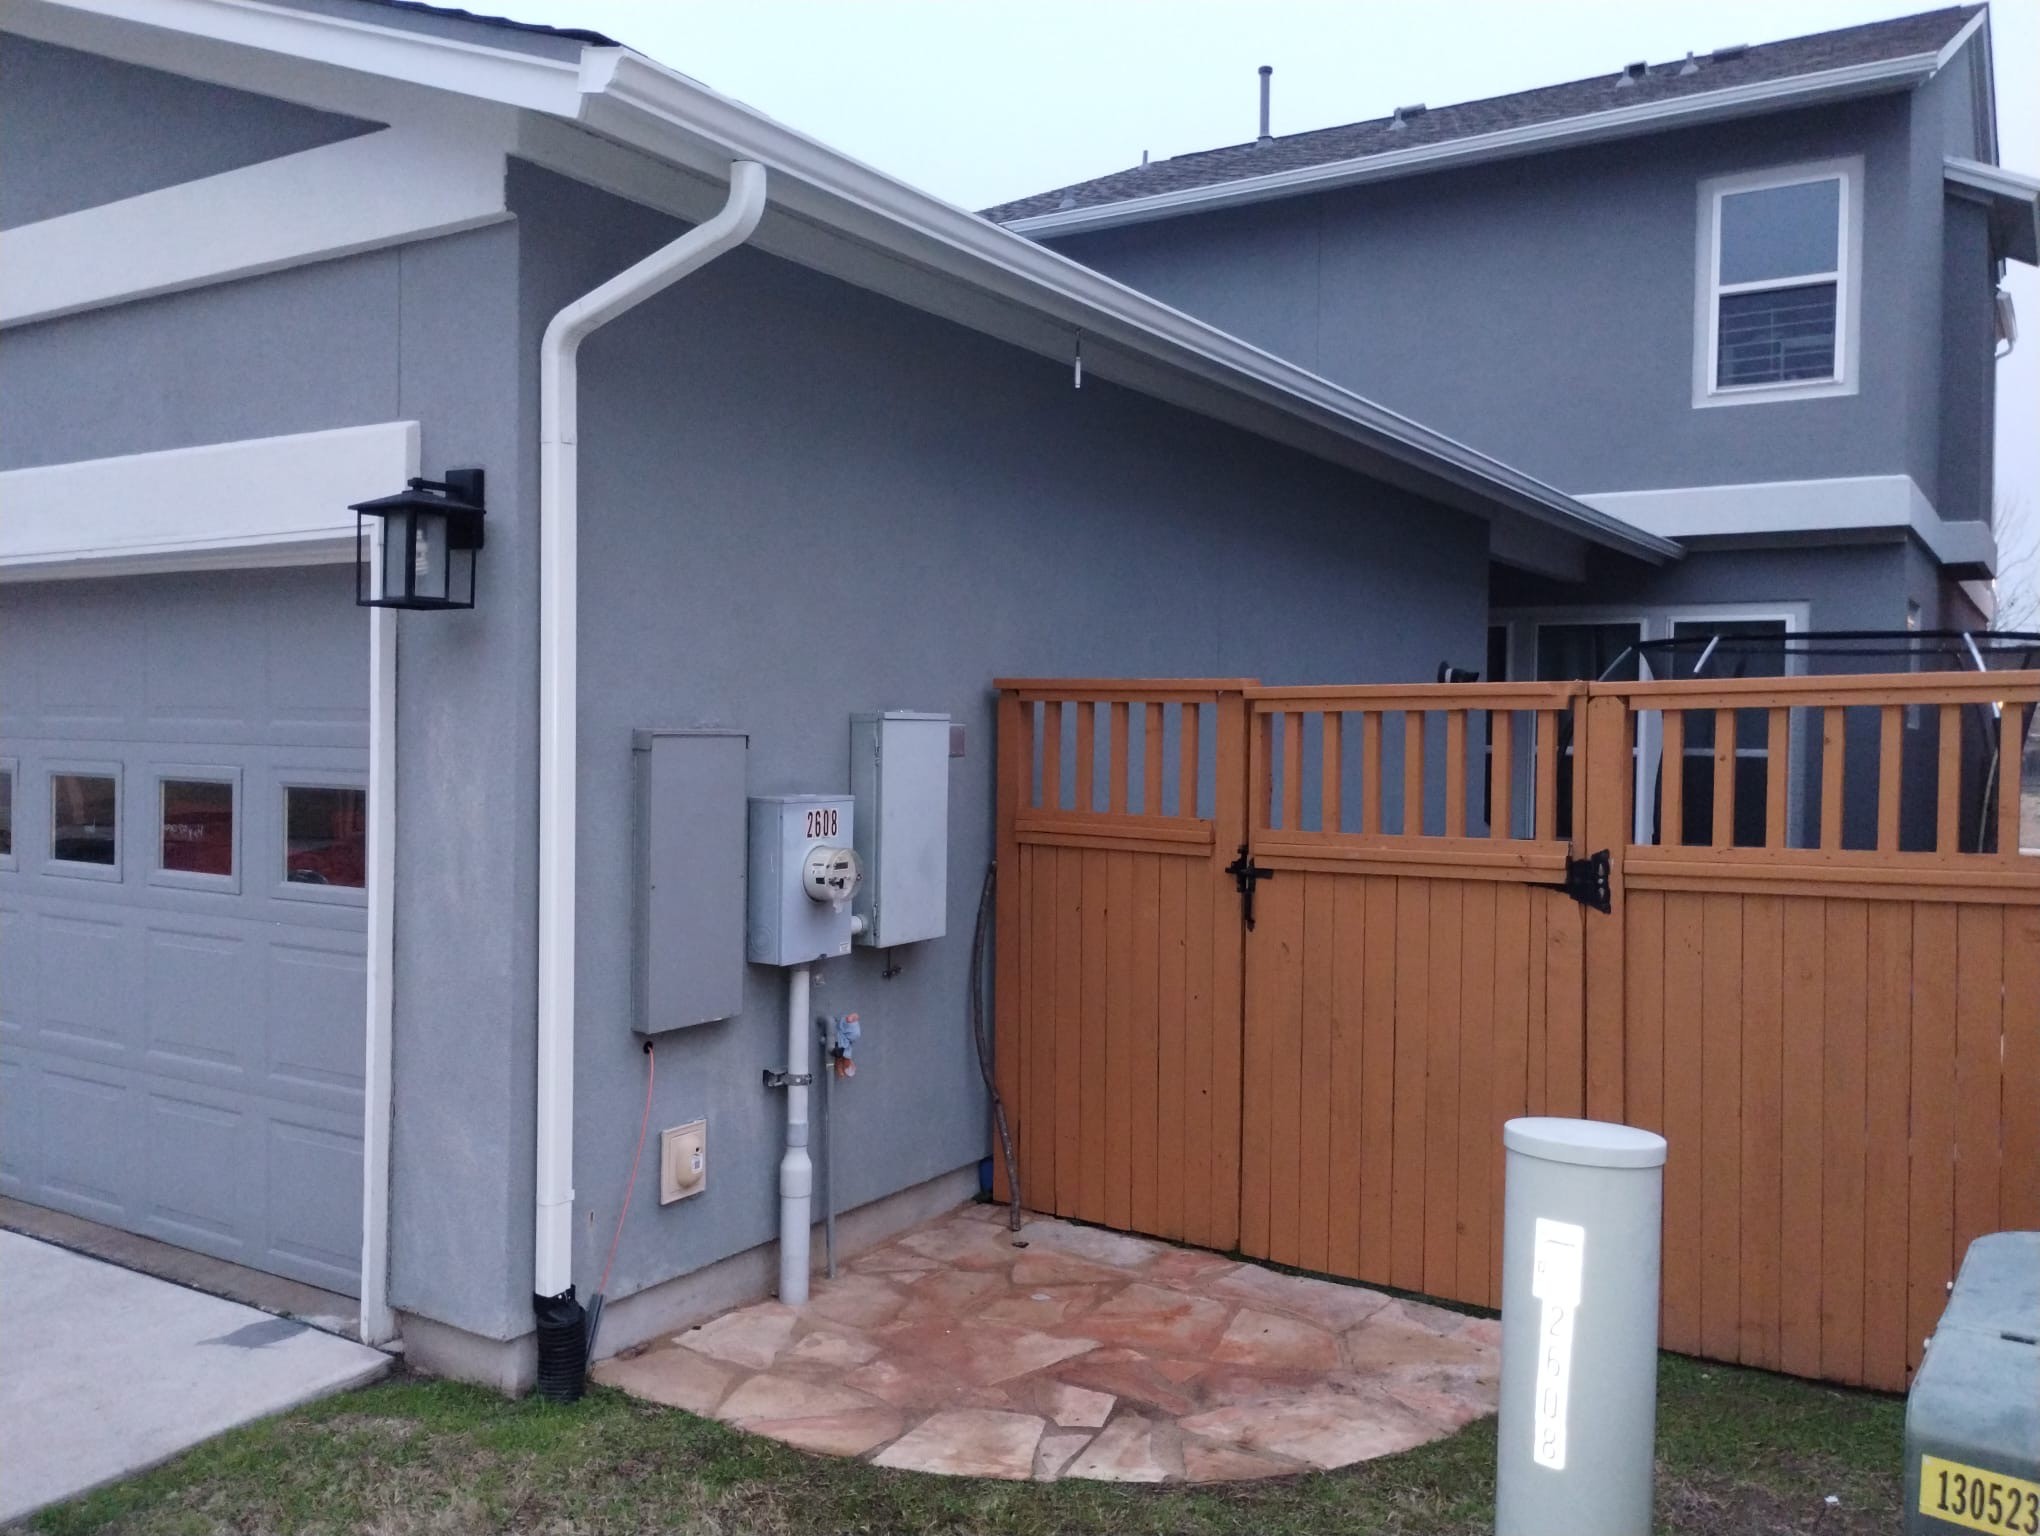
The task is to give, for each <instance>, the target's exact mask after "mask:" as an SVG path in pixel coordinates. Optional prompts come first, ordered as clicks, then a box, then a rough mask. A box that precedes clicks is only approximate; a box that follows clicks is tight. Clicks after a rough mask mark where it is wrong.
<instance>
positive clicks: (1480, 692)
mask: <svg viewBox="0 0 2040 1536" xmlns="http://www.w3.org/2000/svg"><path fill="white" fill-rule="evenodd" d="M2036 676H2040V674H2036ZM1585 688H1586V685H1585V684H1583V683H1493V684H1488V685H1486V686H1482V685H1480V684H1476V683H1386V684H1381V685H1379V686H1374V685H1366V684H1363V685H1359V686H1355V685H1352V684H1334V685H1330V686H1324V685H1316V684H1313V685H1310V686H1307V687H1297V688H1262V687H1258V686H1254V687H1249V688H1247V689H1246V690H1245V692H1246V695H1247V698H1248V699H1249V700H1250V701H1251V702H1252V704H1253V709H1254V713H1255V714H1257V715H1267V714H1278V713H1280V712H1281V711H1283V710H1285V709H1299V710H1339V711H1342V712H1344V711H1352V710H1374V709H1390V710H1394V709H1425V710H1433V709H1440V710H1442V709H1562V708H1564V707H1565V706H1566V705H1568V704H1570V703H1571V702H1572V701H1573V700H1574V699H1576V698H1578V697H1579V696H1580V695H1581V694H1582V693H1583V692H1584V691H1585Z"/></svg>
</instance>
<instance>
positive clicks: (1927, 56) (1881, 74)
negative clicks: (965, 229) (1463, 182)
mask: <svg viewBox="0 0 2040 1536" xmlns="http://www.w3.org/2000/svg"><path fill="white" fill-rule="evenodd" d="M1938 67H1939V56H1938V55H1936V54H1931V53H1922V54H1912V55H1908V56H1907V57H1905V58H1899V59H1884V60H1880V61H1878V62H1876V63H1874V64H1853V65H1850V66H1849V67H1847V68H1845V69H1830V70H1822V71H1820V72H1819V73H1817V74H1811V75H1795V76H1792V77H1791V78H1789V79H1785V80H1764V81H1759V82H1757V83H1755V84H1752V85H1739V86H1733V87H1730V88H1729V89H1727V90H1720V91H1709V92H1707V93H1705V94H1704V95H1698V96H1682V97H1677V98H1675V99H1673V100H1669V101H1651V102H1642V103H1639V104H1638V105H1636V106H1633V107H1615V108H1611V109H1610V110H1608V111H1606V112H1590V113H1586V114H1584V115H1582V116H1579V117H1567V118H1559V119H1557V120H1555V121H1553V122H1548V123H1532V124H1529V125H1528V126H1525V127H1522V128H1506V129H1503V130H1501V131H1499V132H1496V133H1481V134H1473V135H1470V136H1468V137H1466V138H1463V139H1450V140H1447V141H1446V142H1444V143H1442V144H1424V145H1419V146H1417V147H1415V148H1411V149H1398V150H1391V151H1389V152H1388V153H1386V154H1380V155H1363V156H1360V157H1358V158H1356V159H1351V160H1334V161H1329V162H1327V163H1325V164H1323V165H1310V166H1299V167H1297V168H1295V169H1293V170H1287V171H1274V172H1271V173H1270V174H1268V175H1266V176H1246V177H1241V178H1239V179H1237V180H1234V181H1222V182H1215V183H1213V184H1212V185H1210V186H1203V187H1186V188H1183V189H1181V190H1179V191H1174V192H1158V193H1156V194H1154V195H1153V196H1151V197H1129V198H1122V199H1121V200H1120V201H1118V202H1112V203H1099V204H1096V205H1094V206H1092V207H1088V208H1069V209H1059V210H1057V211H1055V212H1053V213H1041V214H1035V215H1033V216H1032V217H1029V218H1023V219H1014V220H1012V221H1011V222H1010V223H1008V224H1007V225H1006V226H1005V227H1006V228H1007V229H1010V230H1012V231H1013V232H1014V233H1015V234H1021V235H1027V236H1030V237H1034V238H1039V237H1041V236H1052V235H1073V234H1077V233H1079V232H1081V231H1084V230H1093V229H1113V228H1116V227H1118V226H1120V225H1125V224H1142V223H1147V222H1149V221H1150V220H1154V219H1166V218H1171V217H1174V216H1175V215H1177V214H1180V213H1189V212H1193V211H1197V212H1202V211H1204V210H1207V209H1213V208H1228V207H1234V206H1237V205H1239V204H1243V203H1260V202H1267V201H1268V200H1270V199H1272V198H1278V197H1291V196H1295V195H1297V194H1299V193H1304V192H1327V191H1330V190H1332V189H1334V188H1337V187H1354V186H1361V185H1364V184H1366V183H1368V182H1373V181H1389V180H1393V179H1395V178H1397V177H1401V176H1415V175H1420V174H1422V173H1423V172H1426V171H1437V170H1444V169H1446V168H1447V167H1450V166H1461V165H1478V164H1481V163H1483V162H1485V161H1489V160H1505V159H1511V158H1514V157H1516V156H1520V155H1531V154H1538V153H1541V152H1542V151H1544V150H1549V149H1563V148H1569V147H1571V146H1573V145H1578V144H1593V143H1598V142H1600V141H1602V140H1606V139H1620V138H1629V137H1632V136H1634V135H1637V134H1644V133H1656V132H1659V131H1660V130H1663V129H1667V128H1685V127H1691V126H1693V125H1695V124H1698V123H1708V122H1720V121H1725V120H1728V119H1731V118H1738V117H1750V116H1753V115H1755V114H1757V113H1761V112H1772V111H1777V110H1779V109H1781V108H1787V107H1800V106H1811V105H1814V104H1816V103H1826V102H1835V101H1846V100H1848V99H1850V98H1852V97H1856V96H1871V95H1876V94H1878V93H1880V92H1883V91H1892V90H1903V89H1909V88H1910V87H1912V86H1915V85H1918V84H1919V83H1920V82H1921V81H1922V80H1925V79H1927V78H1929V77H1930V76H1931V75H1932V74H1933V73H1934V71H1935V70H1936V69H1937V68H1938Z"/></svg>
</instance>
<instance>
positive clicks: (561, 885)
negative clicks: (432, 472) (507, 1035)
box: [532, 160, 765, 1297]
mask: <svg viewBox="0 0 2040 1536" xmlns="http://www.w3.org/2000/svg"><path fill="white" fill-rule="evenodd" d="M729 185H730V195H729V200H728V201H727V202H726V203H725V204H724V205H723V209H722V211H721V212H720V213H718V214H717V215H716V216H715V217H714V218H712V219H709V220H708V221H707V222H705V223H702V224H698V225H696V226H695V227H694V228H693V229H691V230H689V231H688V232H687V233H686V234H684V235H682V236H680V238H679V239H677V240H675V241H673V242H672V243H671V244H669V245H664V246H661V247H660V248H659V249H658V250H656V251H654V252H652V254H651V255H649V256H647V257H645V258H644V260H642V261H640V262H638V263H637V264H636V265H634V266H631V267H628V268H626V269H625V270H624V271H622V272H619V273H618V274H617V275H616V276H615V277H612V278H611V279H609V281H608V282H606V283H603V284H602V285H601V286H600V287H598V288H595V289H593V290H592V291H590V292H588V293H585V294H583V295H582V296H581V297H580V298H578V299H576V300H574V302H573V303H571V304H569V305H567V307H566V308H564V309H562V310H561V311H560V312H559V313H558V314H556V315H554V316H553V318H552V322H551V323H550V324H549V325H547V326H546V328H545V339H544V341H543V342H541V343H540V346H539V363H538V367H539V375H538V454H539V460H538V472H539V485H538V507H539V513H538V518H539V551H538V562H539V567H538V568H539V578H538V1159H537V1163H538V1166H537V1210H536V1222H537V1226H536V1234H537V1245H536V1249H535V1252H534V1254H533V1264H532V1277H533V1279H532V1289H533V1292H534V1293H535V1294H536V1295H538V1296H541V1297H553V1296H558V1295H560V1294H561V1293H563V1292H564V1291H566V1290H567V1289H568V1288H569V1287H570V1286H571V1285H572V1284H573V1209H574V880H575V874H576V855H575V846H574V843H575V767H576V764H575V754H576V751H577V749H578V740H577V732H576V715H577V700H576V683H577V680H578V669H579V659H578V639H579V635H578V630H579V601H578V590H577V583H578V579H579V568H578V552H579V543H578V534H579V518H580V506H579V489H578V481H579V454H578V451H577V444H578V441H579V437H580V431H579V423H578V414H579V378H578V358H579V354H580V346H581V343H582V342H583V341H584V340H586V339H587V337H588V336H589V335H590V334H591V333H592V332H594V331H596V330H598V329H599V328H600V327H602V326H604V325H607V324H608V323H609V322H610V321H611V320H614V319H616V318H617V316H619V315H621V314H623V313H625V312H626V311H628V310H630V309H634V308H635V307H636V306H638V305H639V304H642V303H643V302H644V301H645V300H646V299H649V298H651V297H652V296H653V295H654V294H657V293H661V292H663V291H664V290H665V289H667V288H669V287H671V286H672V285H673V284H674V283H677V282H678V281H680V279H681V278H683V277H685V276H687V275H688V274H689V273H690V272H693V271H696V270H697V269H699V268H701V267H704V266H706V265H707V264H708V263H709V262H711V261H713V260H715V258H716V257H718V256H720V255H722V254H723V253H724V252H725V251H728V250H731V249H733V248H735V247H736V246H739V245H742V244H743V243H744V242H745V241H746V240H748V239H749V238H750V237H751V232H752V231H753V230H755V229H756V228H757V227H758V220H759V218H760V216H761V215H762V214H763V213H764V211H765V169H764V167H763V166H760V165H756V164H753V163H751V162H748V161H744V160H739V161H736V162H735V163H734V164H732V165H731V166H730V168H729Z"/></svg>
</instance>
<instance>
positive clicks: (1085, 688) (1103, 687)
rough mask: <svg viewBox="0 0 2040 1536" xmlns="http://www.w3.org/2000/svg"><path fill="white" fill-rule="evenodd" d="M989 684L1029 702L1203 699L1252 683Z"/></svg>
mask: <svg viewBox="0 0 2040 1536" xmlns="http://www.w3.org/2000/svg"><path fill="white" fill-rule="evenodd" d="M992 686H993V687H994V688H996V689H998V690H999V691H1000V692H1001V693H1017V694H1018V695H1020V697H1021V698H1022V699H1024V700H1027V701H1028V702H1030V703H1031V702H1038V701H1043V700H1050V699H1153V700H1155V701H1157V702H1167V703H1171V704H1173V703H1175V702H1176V701H1177V700H1179V699H1193V700H1204V699H1209V698H1211V697H1212V696H1213V695H1215V694H1221V693H1244V692H1246V690H1248V689H1249V688H1252V687H1254V686H1255V681H1254V679H1253V678H1251V677H1153V678H1140V677H999V678H994V679H993V680H992Z"/></svg>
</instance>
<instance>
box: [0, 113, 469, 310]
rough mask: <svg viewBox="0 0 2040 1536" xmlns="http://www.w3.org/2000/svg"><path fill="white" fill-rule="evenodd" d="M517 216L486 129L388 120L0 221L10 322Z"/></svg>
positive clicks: (0, 296) (2, 300) (3, 305)
mask: <svg viewBox="0 0 2040 1536" xmlns="http://www.w3.org/2000/svg"><path fill="white" fill-rule="evenodd" d="M508 217H509V212H508V209H507V207H506V206H505V202H504V156H503V150H502V147H501V145H500V144H499V143H495V142H491V138H490V136H489V135H487V134H486V133H484V134H464V133H461V132H458V131H456V130H455V129H454V128H453V127H452V126H451V125H443V126H441V127H440V128H438V129H436V130H426V129H422V128H421V129H411V128H385V129H382V130H381V131H379V132H376V133H368V134H363V135H360V136H359V137H356V138H352V139H343V140H341V141H340V142H339V143H337V144H326V145H321V146H320V147H319V148H317V149H307V150H303V151H300V152H299V153H297V154H293V155H283V156H280V157H279V158H277V159H274V160H264V161H261V162H259V163H257V164H255V165H249V166H243V167H242V168H241V169H239V170H233V171H223V172H221V173H220V174H218V175H216V176H205V177H201V178H199V179H198V180H196V181H186V182H180V183H178V184H177V185H175V186H169V187H163V188H161V189H159V190H157V191H154V192H145V193H142V194H140V195H139V196H136V197H128V198H122V199H120V200H119V201H117V202H112V203H102V204H100V205H99V206H98V207H96V208H83V209H80V210H78V211H77V212H75V213H66V214H61V215H59V216H58V217H56V218H51V219H43V220H40V221H38V222H37V223H33V224H22V225H18V226H16V227H15V228H13V229H10V230H7V231H5V232H4V233H0V262H4V263H5V271H6V275H7V281H6V283H5V285H4V286H0V326H15V325H27V324H30V323H32V322H35V321H39V320H50V319H54V318H56V317H57V316H59V315H68V314H74V313H77V312H78V311H81V310H87V309H96V308H100V307H102V306H104V305H107V304H116V303H126V302H129V301H132V300H136V299H144V298H151V297H154V296H156V295H159V294H166V293H176V292H179V291H180V290H183V289H186V288H195V287H199V286H202V285H204V284H208V283H220V282H227V281H231V280H233V279H236V278H243V277H252V276H255V275H257V274H259V273H263V272H275V271H280V270H282V269H283V268H286V267H293V266H299V265H302V264H304V263H306V262H312V261H326V260H331V259H332V258H334V257H339V256H349V255H354V254H356V253H358V252H362V251H372V250H378V249H381V248H382V247H385V246H390V245H397V244H400V243H403V242H405V241H411V240H425V239H431V238H433V237H435V236H439V235H448V234H454V233H457V232H459V231H461V230H466V229H475V228H478V227H480V226H481V225H484V224H490V223H494V222H496V221H498V220H501V219H505V218H508Z"/></svg>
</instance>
